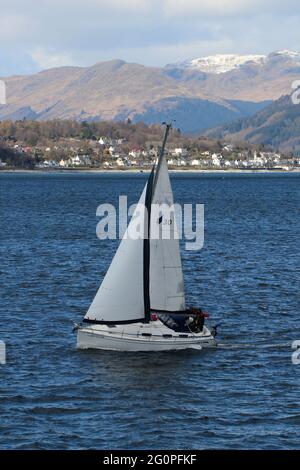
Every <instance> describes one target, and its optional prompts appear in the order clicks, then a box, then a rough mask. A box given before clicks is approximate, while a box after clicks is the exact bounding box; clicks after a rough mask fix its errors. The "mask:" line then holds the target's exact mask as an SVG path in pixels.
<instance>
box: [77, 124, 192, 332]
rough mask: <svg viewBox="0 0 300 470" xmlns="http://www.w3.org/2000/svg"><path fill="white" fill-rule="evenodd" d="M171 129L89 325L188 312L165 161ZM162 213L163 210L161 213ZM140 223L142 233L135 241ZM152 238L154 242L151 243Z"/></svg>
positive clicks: (92, 309) (91, 310)
mask: <svg viewBox="0 0 300 470" xmlns="http://www.w3.org/2000/svg"><path fill="white" fill-rule="evenodd" d="M169 128H170V126H169V125H167V128H166V133H165V137H164V143H163V147H162V151H161V155H160V158H159V163H158V166H157V169H156V174H155V179H154V184H153V176H154V174H153V172H152V173H151V175H150V178H149V180H148V183H147V184H146V186H145V188H144V191H143V193H142V195H141V198H140V200H139V203H138V204H137V207H136V209H135V211H134V214H133V216H132V219H131V221H130V224H129V225H128V228H127V230H126V232H125V235H124V237H123V239H122V241H121V243H120V245H119V248H118V250H117V252H116V254H115V256H114V258H113V260H112V262H111V265H110V267H109V269H108V271H107V273H106V275H105V277H104V279H103V281H102V284H101V286H100V288H99V290H98V292H97V294H96V296H95V298H94V300H93V302H92V304H91V306H90V308H89V310H88V312H87V314H86V315H85V321H91V322H93V321H99V322H104V323H106V322H112V323H120V322H134V321H143V320H144V319H146V321H148V320H149V319H150V309H152V310H160V311H167V312H178V311H183V310H185V308H186V307H185V295H184V282H183V274H182V266H181V258H180V251H179V240H178V237H177V227H176V220H175V212H174V201H173V193H172V188H171V183H170V178H169V174H168V165H167V161H166V158H165V156H164V146H165V143H166V139H167V135H168V131H169ZM151 202H152V204H151ZM150 205H151V213H150V229H149V227H148V222H149V219H148V212H147V208H149V206H150ZM157 207H160V208H162V210H161V211H160V212H159V213H158V211H157V210H156V209H157ZM170 209H171V210H170ZM160 214H161V215H160ZM137 220H138V221H139V223H140V226H141V227H142V230H141V231H140V234H139V235H140V236H139V237H137V238H136V237H134V238H133V237H132V233H133V232H134V228H135V226H136V222H137ZM148 235H149V238H150V240H147V241H145V240H144V238H145V237H146V238H147V237H148Z"/></svg>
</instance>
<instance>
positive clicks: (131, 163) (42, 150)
mask: <svg viewBox="0 0 300 470" xmlns="http://www.w3.org/2000/svg"><path fill="white" fill-rule="evenodd" d="M29 125H30V123H25V124H24V123H23V124H22V132H16V131H15V130H14V131H12V130H11V129H9V128H7V132H6V135H5V132H3V133H2V135H1V140H0V169H2V170H5V169H11V168H12V169H13V168H23V169H36V170H74V169H81V170H82V169H87V170H88V169H94V170H97V169H99V170H133V169H136V170H140V171H143V170H147V169H150V168H151V167H152V165H153V164H154V163H155V162H156V160H157V158H158V155H159V151H160V133H161V129H160V128H159V126H151V127H147V126H145V125H143V126H142V127H141V126H139V125H138V124H137V125H135V126H134V125H131V124H128V123H127V124H126V125H125V127H124V124H122V126H121V129H119V128H118V129H117V131H116V129H115V128H114V129H113V131H112V129H111V128H110V129H109V131H108V132H107V134H106V135H100V136H97V135H95V133H93V132H87V131H86V130H87V129H88V130H89V131H90V130H91V129H90V127H91V125H86V126H83V127H82V124H81V125H79V126H81V127H80V131H79V130H77V131H76V132H73V134H75V135H74V136H72V135H68V134H71V132H70V131H68V132H65V131H64V132H62V131H61V130H60V132H58V133H57V135H55V136H53V135H52V134H51V132H50V133H48V134H49V135H47V138H45V137H44V134H45V130H43V125H41V126H42V132H41V134H42V136H41V135H39V134H37V135H35V134H34V133H33V132H32V130H30V132H29V130H28V126H29ZM51 125H52V124H51ZM24 126H25V127H24ZM24 129H25V130H24ZM47 129H48V128H47ZM82 129H83V130H84V132H83V131H82ZM122 129H123V131H124V135H122V134H121V130H122ZM128 129H130V131H131V134H130V133H129V132H128ZM132 129H133V131H132ZM92 130H94V131H95V129H92ZM102 130H105V129H102ZM4 131H5V128H4ZM3 134H4V135H3ZM63 134H66V135H63ZM76 134H78V135H76ZM112 134H115V136H112ZM166 155H167V161H168V166H169V168H170V169H171V170H172V169H173V170H223V171H224V170H264V169H268V170H278V171H291V170H296V169H300V157H299V155H296V154H292V153H283V152H280V151H275V150H273V149H272V148H265V147H264V146H261V145H258V146H255V145H250V144H246V143H243V144H234V143H230V142H220V141H213V140H211V139H209V138H206V137H198V138H195V137H187V136H182V135H181V134H180V132H179V130H175V131H174V132H173V138H171V140H170V143H169V145H168V146H167V149H166Z"/></svg>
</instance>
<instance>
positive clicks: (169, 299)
mask: <svg viewBox="0 0 300 470" xmlns="http://www.w3.org/2000/svg"><path fill="white" fill-rule="evenodd" d="M153 190H154V192H153V197H152V210H151V223H150V305H151V309H154V310H164V311H171V312H176V311H181V310H185V295H184V282H183V274H182V265H181V257H180V251H179V240H178V237H177V226H176V220H175V213H174V210H171V211H170V210H169V208H170V207H171V208H173V204H174V200H173V192H172V188H171V183H170V178H169V173H168V165H167V161H166V158H165V155H164V152H163V150H162V154H161V156H160V161H159V164H158V168H157V173H156V175H155V180H154V189H153ZM154 204H155V205H162V204H163V205H164V208H162V211H161V216H160V217H158V214H157V211H156V210H155V207H154V206H153V205H154ZM158 226H159V232H160V233H159V238H158V239H153V238H155V237H156V238H157V229H158ZM164 237H166V239H164ZM176 237H177V238H176Z"/></svg>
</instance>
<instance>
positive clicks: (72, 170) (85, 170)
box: [0, 168, 300, 174]
mask: <svg viewBox="0 0 300 470" xmlns="http://www.w3.org/2000/svg"><path fill="white" fill-rule="evenodd" d="M150 171H151V170H150V169H149V168H147V169H144V170H141V169H138V168H126V169H117V168H112V169H102V168H59V169H58V168H51V169H50V168H49V169H48V168H47V169H46V168H45V169H41V168H37V169H26V168H7V169H5V168H1V169H0V174H1V173H60V174H61V173H77V172H78V173H104V174H110V173H119V174H120V173H133V174H135V173H149V172H150ZM169 172H170V173H195V174H196V173H216V174H218V173H220V174H226V173H241V174H242V173H246V174H249V173H252V174H258V173H299V172H300V168H293V169H291V170H284V169H279V168H276V169H268V168H262V169H255V170H254V169H253V170H252V169H245V170H242V169H239V168H231V169H228V170H227V169H226V170H225V169H220V170H217V169H211V170H209V169H190V168H189V169H186V168H181V169H169Z"/></svg>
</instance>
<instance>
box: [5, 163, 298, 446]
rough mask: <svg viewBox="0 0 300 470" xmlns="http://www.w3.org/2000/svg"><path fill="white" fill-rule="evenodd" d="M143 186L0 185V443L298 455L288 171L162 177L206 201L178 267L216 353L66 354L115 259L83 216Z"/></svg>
mask: <svg viewBox="0 0 300 470" xmlns="http://www.w3.org/2000/svg"><path fill="white" fill-rule="evenodd" d="M146 177H147V176H146V175H145V174H135V175H134V174H128V173H126V174H91V173H77V172H76V173H72V174H70V173H53V174H50V173H44V174H40V173H34V174H33V173H29V174H28V173H18V174H13V173H10V174H9V173H1V174H0V191H1V193H0V197H1V206H0V208H1V233H0V240H1V245H0V251H1V262H0V274H1V284H0V299H1V301H0V319H1V323H0V325H1V327H0V340H3V341H5V342H6V347H7V363H6V365H0V380H1V382H0V448H1V449H91V448H94V449H107V448H110V449H117V448H121V449H183V448H185V449H186V448H190V449H204V448H205V449H214V448H222V449H233V448H235V449H299V448H300V444H299V427H300V403H299V401H300V379H299V376H300V365H293V364H292V361H291V354H292V348H291V345H292V342H293V341H294V340H300V320H299V273H300V264H299V239H300V217H299V216H300V214H299V202H300V190H299V188H300V176H299V174H278V173H276V174H242V175H240V174H239V175H230V174H228V175H227V174H226V175H224V174H222V175H220V174H176V175H175V174H174V175H172V184H173V189H174V193H175V198H176V201H177V202H180V203H191V202H193V203H204V204H205V244H204V248H203V249H202V250H200V251H184V246H183V247H182V248H183V252H182V258H183V267H184V276H185V285H186V292H187V298H188V300H189V302H190V303H191V304H192V303H194V304H198V305H201V306H202V307H204V308H205V309H206V310H207V311H209V312H210V315H211V318H210V320H211V323H212V324H214V323H219V322H221V323H222V325H221V327H220V335H219V342H220V345H219V347H218V348H217V349H216V350H210V351H206V352H191V351H190V352H180V353H178V352H176V353H160V354H152V353H148V354H145V353H144V354H130V353H122V354H121V353H116V352H108V351H106V352H104V351H102V352H101V351H98V352H97V351H88V352H84V351H77V350H76V348H75V344H76V336H75V335H74V334H73V333H72V322H73V321H76V322H79V321H81V319H82V316H83V315H84V313H85V312H86V310H87V308H88V306H89V303H90V302H91V300H92V298H93V296H94V294H95V292H96V290H97V288H98V285H99V283H100V281H101V279H102V278H103V276H104V274H105V272H106V269H107V267H108V266H109V263H110V260H111V258H112V256H113V253H114V251H115V248H116V242H115V241H100V240H98V239H97V238H96V234H95V229H96V224H97V221H98V219H97V218H96V214H95V213H96V208H97V206H98V205H99V204H100V203H103V202H111V203H116V202H117V200H118V196H119V194H129V195H130V202H136V201H137V199H138V197H139V194H140V192H141V190H142V188H143V185H144V183H145V179H146ZM129 275H130V268H129Z"/></svg>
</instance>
